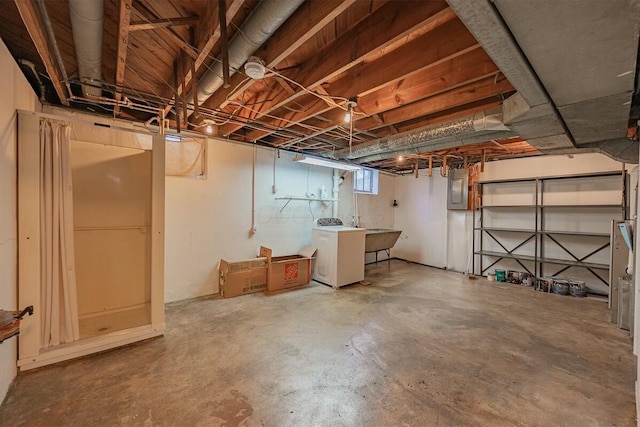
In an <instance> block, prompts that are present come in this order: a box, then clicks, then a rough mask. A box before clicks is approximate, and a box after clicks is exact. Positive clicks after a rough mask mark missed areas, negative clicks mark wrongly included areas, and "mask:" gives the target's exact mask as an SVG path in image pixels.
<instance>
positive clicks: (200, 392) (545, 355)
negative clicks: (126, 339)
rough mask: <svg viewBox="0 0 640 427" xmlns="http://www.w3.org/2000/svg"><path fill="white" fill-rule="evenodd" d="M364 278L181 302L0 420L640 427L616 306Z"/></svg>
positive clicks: (445, 280)
mask: <svg viewBox="0 0 640 427" xmlns="http://www.w3.org/2000/svg"><path fill="white" fill-rule="evenodd" d="M367 279H369V280H371V281H372V282H373V284H372V285H370V286H361V285H355V286H350V287H347V288H343V289H341V290H339V291H335V290H333V289H331V288H328V287H326V286H322V285H318V284H315V283H313V284H312V285H311V286H310V287H308V288H305V289H302V290H297V291H292V292H287V293H281V294H277V295H273V296H267V295H265V294H253V295H248V296H244V297H238V298H232V299H228V300H219V299H218V300H216V299H213V298H209V299H198V300H191V301H186V302H182V303H174V304H170V305H168V306H167V316H166V320H167V331H166V335H165V337H163V338H158V339H154V340H150V341H147V342H144V343H138V344H135V345H131V346H129V347H126V348H122V349H118V350H113V351H109V352H105V353H102V354H98V355H94V356H90V357H86V358H83V359H80V360H75V361H71V362H67V363H62V364H58V365H56V366H50V367H46V368H42V369H39V370H35V371H28V372H26V373H21V374H20V375H19V376H18V378H17V381H16V383H15V386H14V387H13V388H12V389H11V391H10V392H9V395H8V396H7V398H6V400H5V402H4V404H3V405H2V407H1V408H0V425H7V426H20V425H28V426H32V425H38V426H42V425H47V426H48V425H77V426H85V425H140V426H143V425H144V426H147V425H166V426H197V425H206V426H212V425H225V426H237V425H242V426H262V425H264V426H340V425H346V426H356V425H362V426H401V425H413V426H435V425H490V426H499V425H509V426H511V425H527V426H529V425H556V426H596V425H607V426H610V425H617V426H632V425H635V406H634V381H635V368H634V366H635V358H634V357H633V356H632V353H631V340H630V339H629V337H628V334H627V333H626V332H624V331H621V330H619V329H617V328H616V327H615V326H614V325H612V324H610V323H609V322H608V321H607V307H606V304H605V303H603V302H600V301H593V300H589V299H588V298H587V299H575V298H572V297H563V296H556V295H549V294H542V293H539V292H535V291H533V290H532V289H530V288H522V287H519V286H517V285H508V284H496V283H493V282H487V281H485V280H483V279H478V280H469V279H468V278H467V277H466V276H463V275H461V274H456V273H449V272H445V271H441V270H437V269H432V268H427V267H423V266H418V265H413V264H406V263H404V262H401V261H393V262H392V265H391V271H390V272H387V269H386V264H380V265H378V266H367Z"/></svg>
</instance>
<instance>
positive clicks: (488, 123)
mask: <svg viewBox="0 0 640 427" xmlns="http://www.w3.org/2000/svg"><path fill="white" fill-rule="evenodd" d="M487 130H492V131H496V130H509V128H507V127H506V126H505V125H504V123H502V110H501V109H492V110H490V111H480V112H478V113H475V114H470V115H467V116H464V117H461V118H458V119H454V120H449V121H447V122H443V123H437V124H433V125H429V126H425V127H422V128H419V129H415V130H411V131H408V132H403V133H399V134H395V135H390V136H387V137H384V138H380V139H377V140H375V141H370V142H365V143H362V144H359V145H357V146H355V147H353V148H351V149H350V150H349V149H342V150H339V151H336V152H335V153H333V154H332V155H331V157H333V158H335V159H350V160H353V159H358V161H359V162H360V161H361V160H360V159H361V158H363V157H368V156H372V155H375V154H380V153H388V152H395V151H398V150H402V149H406V148H412V147H418V146H423V145H426V144H427V143H428V142H429V141H437V140H440V139H445V138H452V137H457V136H462V135H470V134H473V133H476V132H480V131H487ZM387 158H388V157H387Z"/></svg>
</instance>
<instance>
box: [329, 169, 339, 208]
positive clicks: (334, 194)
mask: <svg viewBox="0 0 640 427" xmlns="http://www.w3.org/2000/svg"><path fill="white" fill-rule="evenodd" d="M331 198H332V199H333V217H334V218H338V215H339V211H338V199H339V198H340V171H338V169H334V170H333V188H332V189H331Z"/></svg>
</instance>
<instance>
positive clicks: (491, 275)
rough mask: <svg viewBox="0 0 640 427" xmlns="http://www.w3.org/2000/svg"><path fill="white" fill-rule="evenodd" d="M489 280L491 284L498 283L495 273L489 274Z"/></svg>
mask: <svg viewBox="0 0 640 427" xmlns="http://www.w3.org/2000/svg"><path fill="white" fill-rule="evenodd" d="M487 280H488V281H490V282H495V281H496V275H495V274H494V273H487Z"/></svg>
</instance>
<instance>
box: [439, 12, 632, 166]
mask: <svg viewBox="0 0 640 427" xmlns="http://www.w3.org/2000/svg"><path fill="white" fill-rule="evenodd" d="M447 2H448V3H449V5H450V6H451V8H452V9H453V10H454V11H455V12H456V14H457V15H458V16H459V17H460V19H461V20H462V21H463V22H464V24H465V25H466V26H467V28H468V29H469V30H470V31H471V32H472V33H473V35H474V36H475V38H476V39H477V40H478V42H480V44H481V45H482V47H483V48H484V49H485V51H486V52H487V53H488V54H489V56H491V58H492V59H493V61H494V62H495V64H496V65H497V66H498V67H499V68H500V69H501V70H502V72H503V73H504V74H505V76H506V77H507V78H508V79H509V81H510V82H511V83H512V84H513V86H514V87H515V88H516V90H517V91H518V93H517V94H515V95H513V96H512V97H510V98H509V99H507V100H506V101H505V103H504V122H505V124H506V125H507V126H509V128H511V129H512V130H513V131H514V132H515V133H517V134H518V135H519V136H520V137H522V138H523V139H525V140H527V141H528V142H529V143H530V144H531V145H533V146H534V147H536V148H537V149H539V150H540V151H542V152H543V153H545V154H571V153H581V152H598V153H601V154H605V155H607V156H609V157H611V158H613V159H616V160H619V161H625V162H628V163H637V162H638V142H637V141H630V140H628V139H626V138H625V135H626V132H627V121H628V119H629V109H630V105H629V104H630V103H631V94H632V91H633V90H634V86H633V81H634V76H635V74H636V73H635V72H634V71H635V70H636V59H637V56H636V55H637V52H638V51H637V49H638V34H639V28H640V23H639V21H638V20H637V18H636V17H637V15H638V11H639V10H640V1H638V0H612V1H610V2H602V1H599V0H585V1H584V2H582V3H581V13H579V14H576V13H575V5H574V4H572V3H571V2H558V1H554V0H543V1H538V2H528V3H527V2H513V1H509V0H478V1H475V2H469V1H466V0H447ZM594 28H597V29H598V31H593V29H594ZM557 40H563V43H562V45H559V44H558V43H557Z"/></svg>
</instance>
